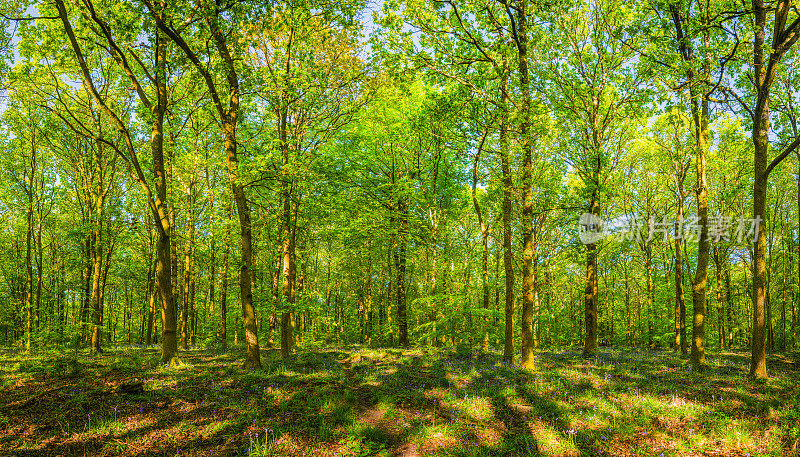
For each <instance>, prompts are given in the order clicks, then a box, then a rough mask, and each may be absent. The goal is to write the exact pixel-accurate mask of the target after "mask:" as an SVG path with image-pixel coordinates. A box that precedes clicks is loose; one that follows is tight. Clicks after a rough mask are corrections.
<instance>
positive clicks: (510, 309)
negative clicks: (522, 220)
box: [500, 54, 514, 365]
mask: <svg viewBox="0 0 800 457" xmlns="http://www.w3.org/2000/svg"><path fill="white" fill-rule="evenodd" d="M501 86H502V89H501V91H502V94H501V98H502V101H501V104H500V109H501V114H500V168H501V170H502V174H503V206H502V208H503V269H504V271H505V283H506V284H505V337H504V341H503V361H504V362H505V363H507V364H509V365H511V364H513V363H514V252H513V251H512V247H511V197H512V195H513V193H514V183H513V178H512V176H511V154H510V151H509V145H508V123H507V122H508V121H507V119H508V103H509V97H508V61H507V60H506V58H505V54H504V55H503V75H502V85H501Z"/></svg>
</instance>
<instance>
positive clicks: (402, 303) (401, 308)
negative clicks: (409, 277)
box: [394, 196, 409, 348]
mask: <svg viewBox="0 0 800 457" xmlns="http://www.w3.org/2000/svg"><path fill="white" fill-rule="evenodd" d="M397 210H398V216H397V250H396V251H395V257H394V264H395V273H396V275H397V280H396V285H397V292H396V293H395V299H396V300H397V335H398V336H397V343H398V344H399V345H400V346H401V347H404V348H407V347H408V345H409V341H408V315H407V310H406V249H407V243H408V200H407V197H405V196H401V197H399V198H398V202H397Z"/></svg>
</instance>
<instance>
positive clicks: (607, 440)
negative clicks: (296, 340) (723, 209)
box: [0, 348, 800, 457]
mask: <svg viewBox="0 0 800 457" xmlns="http://www.w3.org/2000/svg"><path fill="white" fill-rule="evenodd" d="M242 352H243V351H242V350H241V349H239V350H231V351H227V352H221V351H213V350H190V351H184V352H182V353H181V355H180V357H181V361H182V362H183V363H182V364H181V365H179V366H157V364H156V361H157V360H158V350H157V349H142V348H132V349H122V348H120V349H117V350H112V351H109V352H106V353H104V354H103V355H100V356H90V355H88V354H85V353H84V354H80V353H79V354H77V356H76V355H74V354H73V355H71V356H65V355H60V356H57V355H54V354H45V355H40V356H37V357H33V356H28V355H24V354H15V353H10V352H6V353H1V352H0V367H2V368H0V456H6V455H14V456H110V455H153V456H155V455H169V456H172V455H198V456H199V455H208V456H212V455H213V456H224V455H276V456H289V455H309V456H314V457H321V456H333V455H338V456H372V455H378V456H389V455H398V456H417V455H456V456H497V455H530V456H535V455H564V456H578V455H594V456H596V455H603V456H606V455H617V456H622V455H655V456H662V455H663V456H667V455H681V456H683V455H733V456H745V455H751V456H755V455H800V451H798V444H800V385H798V383H800V364H799V363H798V357H797V354H792V355H791V356H787V357H781V356H772V357H770V360H769V362H770V363H769V368H770V373H771V378H770V379H769V380H768V381H767V382H754V381H751V380H748V379H747V377H746V374H747V365H748V357H747V354H745V353H724V354H714V355H712V356H710V357H709V367H708V369H706V370H705V371H703V372H701V373H698V372H696V371H693V370H692V369H691V368H690V366H689V364H688V362H687V360H685V359H683V358H680V357H679V356H677V355H675V354H673V353H670V352H647V351H640V350H633V349H631V350H618V349H614V350H610V349H607V348H606V349H603V350H602V351H601V352H600V353H599V355H598V356H597V357H595V358H593V359H590V360H584V359H582V358H580V354H579V353H578V352H570V351H562V352H547V351H541V352H538V353H537V357H536V362H537V366H536V369H535V370H534V371H530V372H523V371H520V370H518V369H516V368H509V367H507V366H505V365H503V364H502V363H501V361H500V355H499V354H496V353H488V354H481V353H480V352H476V353H474V354H472V353H470V352H469V351H468V350H463V348H462V350H461V351H455V350H452V349H451V350H447V349H411V350H399V349H364V348H340V349H318V350H302V351H298V352H297V353H296V354H295V355H294V356H293V357H292V358H291V360H290V361H288V362H287V363H285V364H282V363H280V361H279V359H278V354H277V353H276V352H274V351H263V352H262V362H263V365H264V370H262V371H257V372H256V371H245V370H243V369H241V368H240V367H241V357H242ZM138 381H140V382H142V383H143V391H140V392H133V393H122V392H119V386H120V385H122V384H127V383H135V382H138Z"/></svg>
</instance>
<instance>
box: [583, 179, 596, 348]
mask: <svg viewBox="0 0 800 457" xmlns="http://www.w3.org/2000/svg"><path fill="white" fill-rule="evenodd" d="M589 212H590V213H591V214H593V215H594V216H596V217H599V216H600V203H599V202H598V201H597V200H596V197H595V196H594V194H593V196H592V201H591V203H590V205H589ZM597 283H598V278H597V244H596V243H589V244H587V245H586V285H585V288H584V298H583V304H584V327H585V328H584V340H583V356H584V357H592V356H594V355H595V353H597V295H598V294H597V289H598V287H597Z"/></svg>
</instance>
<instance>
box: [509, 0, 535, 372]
mask: <svg viewBox="0 0 800 457" xmlns="http://www.w3.org/2000/svg"><path fill="white" fill-rule="evenodd" d="M526 6H527V1H526V0H519V2H518V6H517V27H516V29H515V36H514V41H515V42H516V45H517V65H518V67H519V68H518V71H519V89H520V92H521V93H522V105H521V106H520V111H521V113H520V114H521V121H520V126H519V132H520V138H521V143H522V189H523V190H522V357H521V359H520V365H521V368H523V369H527V370H532V369H533V368H534V367H535V363H534V359H533V346H534V333H533V319H534V311H535V310H534V306H535V305H536V303H535V302H536V301H537V300H536V297H535V296H534V294H535V292H534V288H535V287H536V284H535V278H534V271H533V270H534V269H533V262H534V260H533V256H534V252H533V251H534V248H533V242H534V240H533V138H532V132H531V126H530V122H531V121H530V109H531V93H530V90H529V86H530V84H529V77H530V75H529V74H528V30H527V15H526V9H527V8H526Z"/></svg>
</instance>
